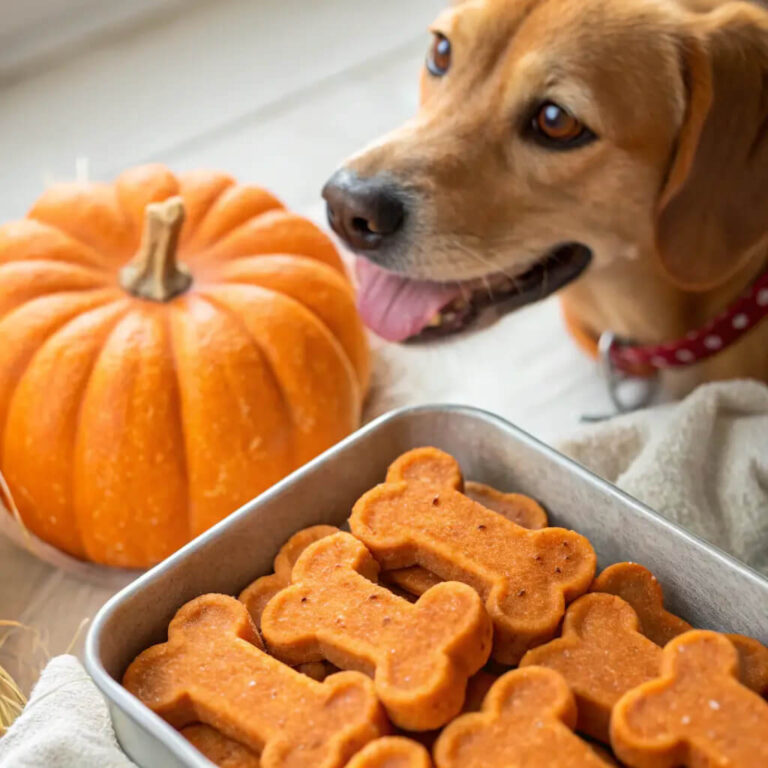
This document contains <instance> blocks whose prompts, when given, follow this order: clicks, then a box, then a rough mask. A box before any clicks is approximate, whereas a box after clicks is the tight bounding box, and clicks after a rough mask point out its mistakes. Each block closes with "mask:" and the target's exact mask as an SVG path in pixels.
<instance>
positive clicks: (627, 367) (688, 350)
mask: <svg viewBox="0 0 768 768" xmlns="http://www.w3.org/2000/svg"><path fill="white" fill-rule="evenodd" d="M766 317H768V272H765V273H764V274H763V275H762V276H761V277H759V278H758V280H757V281H756V282H754V283H753V284H752V286H751V287H750V288H749V289H748V290H747V291H746V293H744V294H743V295H742V296H741V297H739V298H738V299H737V300H736V301H735V302H734V303H733V304H731V306H730V307H728V309H726V310H725V311H724V312H722V313H721V314H720V315H718V316H717V317H716V318H715V319H714V320H712V321H710V322H709V323H707V324H706V325H705V326H704V327H703V328H699V329H698V330H695V331H691V332H690V333H689V334H688V335H687V336H686V337H685V338H683V339H678V340H677V341H672V342H669V343H667V344H649V345H640V344H633V343H632V342H629V341H625V340H622V339H619V338H618V337H612V341H611V343H610V344H609V345H608V348H607V349H606V350H604V352H605V354H606V355H607V356H608V358H609V360H608V362H610V365H611V367H612V368H614V369H615V370H617V371H621V372H622V373H625V374H627V375H629V376H641V377H651V376H654V375H656V373H657V372H658V371H660V370H666V369H669V368H682V367H684V366H687V365H693V364H694V363H700V362H701V361H702V360H706V359H707V358H709V357H712V356H714V355H716V354H718V353H719V352H722V351H723V350H724V349H726V348H727V347H729V346H730V345H731V344H733V343H734V342H736V341H738V340H739V339H740V338H741V337H742V336H743V335H744V334H745V333H747V332H748V331H750V330H751V329H752V328H754V327H755V326H756V325H757V324H758V323H759V322H760V321H761V320H764V319H765V318H766ZM565 320H566V325H567V326H568V329H569V330H570V331H571V333H572V334H573V336H574V337H575V338H576V341H577V342H578V343H579V344H580V346H582V347H584V348H585V349H586V350H587V351H588V352H589V353H590V354H591V355H592V356H594V357H597V356H598V355H599V346H598V345H599V340H597V339H595V338H593V337H591V336H590V335H588V334H587V333H586V332H585V331H584V329H583V328H581V327H580V326H579V325H578V324H577V323H576V322H575V321H574V319H573V318H572V317H569V316H568V314H567V312H566V316H565Z"/></svg>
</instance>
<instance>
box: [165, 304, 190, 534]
mask: <svg viewBox="0 0 768 768" xmlns="http://www.w3.org/2000/svg"><path fill="white" fill-rule="evenodd" d="M162 317H163V320H162V325H163V335H164V337H165V341H166V349H167V350H168V354H169V355H170V356H171V360H172V361H173V373H174V375H173V387H174V389H175V394H176V402H177V403H178V404H179V407H178V412H177V414H176V424H177V426H178V434H180V435H181V458H182V462H181V464H182V466H181V471H182V474H183V480H184V482H183V483H182V485H183V487H184V495H185V502H186V504H185V506H186V507H187V509H189V503H190V501H189V500H190V496H191V491H190V487H189V486H190V476H189V454H188V452H187V441H186V438H185V434H184V400H183V398H182V396H181V382H180V381H179V375H180V371H179V355H178V352H177V351H176V344H175V342H174V339H173V328H171V314H170V312H163V313H162ZM193 538H194V535H193V531H192V516H191V515H189V514H188V515H187V541H191V540H192V539H193Z"/></svg>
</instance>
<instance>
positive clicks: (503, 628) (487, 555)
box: [350, 448, 596, 665]
mask: <svg viewBox="0 0 768 768" xmlns="http://www.w3.org/2000/svg"><path fill="white" fill-rule="evenodd" d="M461 488H462V479H461V472H460V471H459V467H458V464H457V463H456V461H455V459H453V458H452V457H451V456H449V455H448V454H446V453H443V452H442V451H439V450H437V449H435V448H422V449H417V450H414V451H410V452H409V453H406V454H404V455H403V456H401V457H400V458H399V459H397V461H395V462H394V463H393V464H392V466H391V467H390V469H389V472H388V473H387V481H386V483H384V484H382V485H379V486H377V487H376V488H374V489H373V490H371V491H369V492H368V493H366V494H365V495H364V496H363V497H362V498H361V499H360V500H359V501H358V502H357V503H356V504H355V506H354V509H353V512H352V516H351V517H350V528H351V530H352V533H353V534H354V535H355V536H357V537H358V538H359V539H360V540H361V541H362V542H363V543H364V544H365V545H366V546H367V547H368V548H369V549H370V550H371V551H372V552H373V554H374V556H375V557H376V559H377V560H379V562H380V563H382V564H383V566H384V567H385V568H386V569H388V570H391V569H395V568H406V567H409V566H413V565H420V566H422V567H424V568H426V569H427V570H429V571H431V572H433V573H435V574H436V575H437V576H439V577H440V578H442V579H446V580H455V581H463V582H464V583H466V584H469V585H470V586H472V587H474V589H476V590H477V591H478V593H479V594H480V595H481V596H482V597H483V599H484V601H485V606H486V609H487V610H488V613H489V614H490V616H491V618H492V619H493V622H494V628H495V638H494V658H495V659H496V660H497V661H499V662H501V663H504V664H510V665H512V664H516V663H517V662H518V661H519V660H520V659H521V658H522V656H523V654H524V653H525V651H526V650H528V648H531V647H533V646H535V645H538V644H540V643H542V642H545V641H546V640H549V639H550V638H552V637H553V636H554V635H555V633H556V631H557V627H558V624H559V622H560V620H561V619H562V617H563V614H564V612H565V606H566V604H567V603H568V602H570V601H571V600H573V599H575V598H576V597H578V596H579V595H581V594H583V593H584V592H586V590H587V589H588V588H589V585H590V584H591V583H592V579H593V577H594V573H595V562H596V561H595V553H594V550H593V549H592V546H591V545H590V543H589V542H588V541H587V539H586V538H585V537H583V536H581V535H579V534H577V533H574V532H573V531H566V530H564V529H561V528H544V529H542V530H537V531H530V530H526V529H524V528H521V527H520V526H519V525H515V523H513V522H510V521H509V520H507V519H506V518H505V517H503V516H502V515H499V514H497V513H496V512H492V511H491V510H489V509H486V508H485V507H483V506H482V505H481V504H478V503H477V502H474V501H472V500H471V499H470V498H468V497H467V496H465V495H464V494H463V493H461V491H460V489H461Z"/></svg>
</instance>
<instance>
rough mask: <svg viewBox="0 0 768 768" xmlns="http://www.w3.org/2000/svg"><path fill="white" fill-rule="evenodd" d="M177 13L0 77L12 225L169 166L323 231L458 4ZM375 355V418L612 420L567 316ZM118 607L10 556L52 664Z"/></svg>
mask: <svg viewBox="0 0 768 768" xmlns="http://www.w3.org/2000/svg"><path fill="white" fill-rule="evenodd" d="M165 2H167V3H168V9H167V10H166V12H164V13H162V14H159V15H158V16H157V17H154V18H153V20H152V22H151V23H134V24H131V25H129V26H128V27H125V28H121V30H122V31H117V32H115V31H114V30H113V31H111V32H109V33H105V34H104V35H102V36H100V37H98V36H97V37H96V38H92V37H91V38H89V41H88V42H87V43H83V44H81V45H80V46H78V47H76V48H74V49H70V50H69V53H66V52H65V53H64V54H60V55H57V56H56V57H54V58H53V59H51V61H50V62H49V63H48V64H47V65H45V64H42V65H41V64H40V63H39V62H38V63H37V64H36V65H35V66H34V67H33V68H31V69H30V70H29V71H27V72H26V73H25V72H24V71H21V72H14V73H12V76H8V77H6V78H4V79H3V78H2V77H0V220H5V219H8V218H13V217H19V216H22V215H23V214H24V213H25V211H26V210H27V209H28V207H29V206H30V204H31V203H32V202H33V201H34V199H35V198H36V196H37V195H38V194H39V193H40V191H41V190H42V189H43V187H44V185H45V184H46V183H49V182H50V181H51V180H58V179H68V178H72V177H73V176H74V175H75V173H76V170H77V169H79V173H81V174H84V173H87V174H88V175H89V176H90V177H92V178H97V179H110V178H112V177H113V176H114V175H115V174H117V173H118V172H119V171H120V170H122V169H123V168H126V167H128V166H130V165H133V164H136V163H142V162H148V161H162V162H166V163H168V164H169V165H171V166H172V167H173V168H174V169H178V170H181V169H188V168H195V167H201V166H207V167H215V168H221V169H224V170H226V171H229V172H231V173H232V174H234V175H236V176H237V177H239V178H240V179H242V180H245V181H251V182H255V183H259V184H263V185H266V186H268V187H270V188H271V189H273V190H274V191H275V192H276V193H277V194H278V195H279V196H280V197H281V198H282V199H283V200H284V201H285V202H286V203H287V204H288V205H289V206H291V207H293V208H295V209H298V210H299V211H301V212H303V213H305V214H307V215H310V216H312V217H313V218H315V219H316V220H318V221H321V220H322V217H323V216H322V210H323V209H322V206H321V204H320V197H319V190H320V187H321V185H322V183H323V181H324V180H325V179H326V178H327V176H328V175H329V173H330V172H331V171H332V170H333V168H334V167H335V166H336V165H337V164H338V163H339V162H340V161H341V160H342V158H344V157H345V156H346V155H347V154H349V153H350V152H352V151H354V150H356V149H358V148H359V147H360V146H362V145H363V144H365V143H366V142H368V141H369V140H371V139H373V138H375V137H376V136H378V135H380V134H381V133H382V132H384V131H386V130H388V129H390V128H392V127H394V126H396V125H398V124H399V123H400V122H402V121H403V120H404V119H406V118H407V117H409V116H410V115H412V114H413V113H414V112H415V110H416V105H417V83H418V75H419V70H420V67H421V63H422V61H423V56H424V52H425V50H426V46H427V41H428V35H427V33H426V28H427V26H428V24H429V22H430V21H431V20H432V18H433V17H434V16H435V15H436V13H437V12H438V10H439V9H440V8H441V7H442V6H443V4H444V3H443V0H387V1H386V2H373V1H372V0H207V1H206V2H195V1H193V0H186V2H184V3H183V4H179V3H177V2H172V1H171V0H165ZM145 4H146V3H145ZM0 63H1V62H0ZM1 74H2V73H0V75H1ZM3 82H4V84H3ZM0 343H2V340H0ZM375 346H376V366H375V370H376V377H375V382H374V391H373V394H372V397H371V399H370V402H369V406H368V412H367V416H369V417H370V416H373V415H376V414H378V413H381V412H383V411H385V410H387V409H388V408H390V407H394V406H400V405H405V404H416V403H424V402H438V401H439V402H446V401H453V402H461V403H469V404H473V405H478V406H480V407H483V408H486V409H489V410H494V411H496V412H498V413H501V414H503V415H505V416H506V417H508V418H510V419H512V420H513V421H516V422H517V423H519V424H520V425H522V426H523V427H524V428H526V429H528V430H530V431H532V432H533V433H535V434H536V435H538V436H540V437H542V438H543V439H546V440H549V441H553V440H556V439H558V438H559V437H561V436H562V435H564V434H565V433H567V432H569V431H571V430H572V429H573V428H574V427H576V426H577V424H578V421H579V417H580V416H581V415H582V414H585V413H587V414H594V413H601V412H606V411H607V410H608V403H607V397H606V395H605V392H604V389H603V385H602V383H601V381H600V378H599V376H598V373H597V370H596V366H595V365H594V364H593V363H592V362H591V361H589V360H586V359H584V358H583V357H582V356H581V354H580V353H579V352H578V351H577V350H576V349H575V347H574V346H573V345H572V344H571V342H570V340H569V339H568V338H567V336H566V334H565V332H564V330H563V328H562V325H561V321H560V316H559V309H558V306H557V303H556V302H555V301H553V300H550V301H547V302H544V303H542V304H539V305H536V306H533V307H530V308H528V309H526V310H524V311H522V312H519V313H516V314H515V315H513V316H509V317H506V318H504V319H503V320H502V321H501V322H499V323H497V324H496V325H495V326H494V327H493V328H492V329H489V330H487V331H485V332H483V333H475V334H471V335H467V336H464V337H462V338H459V339H456V340H453V341H451V342H447V343H443V344H439V345H433V346H430V347H423V346H421V347H415V346H409V347H392V346H389V345H381V344H378V343H376V344H375ZM111 591H112V587H111V586H109V585H106V584H101V585H93V584H88V583H84V582H81V581H79V580H77V579H75V578H72V577H71V576H69V575H67V574H65V573H62V572H61V571H57V570H55V569H53V568H51V567H50V566H48V565H46V564H42V563H40V562H39V561H37V560H35V559H34V558H33V557H32V556H31V555H29V554H28V553H26V552H21V551H18V550H15V549H13V548H12V547H11V545H10V544H8V543H7V542H3V541H0V619H18V620H20V621H23V622H25V623H28V624H32V625H34V626H36V627H40V628H41V629H42V630H43V631H44V632H45V633H47V635H48V636H49V646H50V651H51V652H52V653H59V652H61V651H63V650H64V649H65V648H66V647H67V644H68V643H69V641H70V639H71V637H72V634H73V632H74V631H75V629H76V627H77V626H78V625H79V623H80V621H81V620H82V619H83V618H85V617H87V616H91V615H93V613H94V611H95V610H96V609H97V608H98V606H99V605H100V604H101V603H102V602H103V601H104V599H105V598H106V597H107V596H108V595H109V594H110V593H111ZM23 647H24V644H23V643H16V645H15V646H14V644H12V643H11V644H8V645H6V646H5V647H4V648H3V649H1V650H0V664H7V665H9V666H10V667H11V668H14V665H16V663H17V659H16V656H17V654H19V653H22V652H23Z"/></svg>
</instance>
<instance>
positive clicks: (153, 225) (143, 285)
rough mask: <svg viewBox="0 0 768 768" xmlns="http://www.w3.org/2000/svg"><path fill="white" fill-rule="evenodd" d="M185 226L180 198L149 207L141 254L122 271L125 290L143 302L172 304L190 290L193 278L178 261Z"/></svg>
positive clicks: (145, 219) (121, 275) (122, 284)
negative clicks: (173, 299) (168, 302)
mask: <svg viewBox="0 0 768 768" xmlns="http://www.w3.org/2000/svg"><path fill="white" fill-rule="evenodd" d="M183 223H184V202H183V201H182V199H181V198H180V197H171V198H169V199H168V200H165V201H164V202H162V203H150V204H149V205H148V206H147V208H146V211H145V218H144V233H143V234H142V237H141V246H140V248H139V252H138V253H137V254H136V256H135V257H134V259H133V260H132V261H131V262H130V263H129V264H127V265H126V266H125V267H123V269H122V270H121V271H120V285H121V286H122V287H123V289H125V290H126V291H128V293H132V294H133V295H134V296H138V297H139V298H141V299H149V300H150V301H169V300H170V299H172V298H173V297H174V296H178V295H179V294H180V293H184V291H186V290H187V289H188V288H189V286H190V285H191V284H192V275H190V274H189V270H188V269H187V268H186V266H185V265H184V264H182V263H181V262H179V261H177V260H176V249H177V247H178V244H179V234H180V233H181V226H182V224H183Z"/></svg>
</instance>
